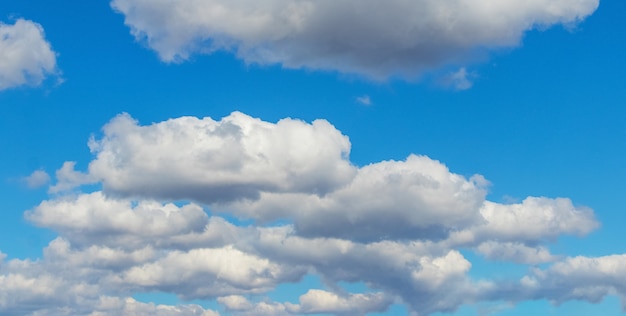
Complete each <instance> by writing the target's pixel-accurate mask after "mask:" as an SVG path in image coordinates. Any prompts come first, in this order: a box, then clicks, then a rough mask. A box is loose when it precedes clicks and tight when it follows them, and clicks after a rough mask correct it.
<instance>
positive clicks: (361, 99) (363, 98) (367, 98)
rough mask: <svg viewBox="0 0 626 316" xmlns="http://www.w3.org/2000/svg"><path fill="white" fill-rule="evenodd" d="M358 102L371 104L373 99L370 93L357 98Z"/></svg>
mask: <svg viewBox="0 0 626 316" xmlns="http://www.w3.org/2000/svg"><path fill="white" fill-rule="evenodd" d="M356 102H358V103H360V104H362V105H366V106H370V105H372V99H370V96H369V95H364V96H360V97H357V98H356Z"/></svg>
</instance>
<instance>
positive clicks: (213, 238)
mask: <svg viewBox="0 0 626 316" xmlns="http://www.w3.org/2000/svg"><path fill="white" fill-rule="evenodd" d="M103 131H104V133H103V135H102V137H101V138H98V139H95V138H94V139H92V140H91V141H90V147H91V149H92V151H93V153H94V155H95V157H94V160H93V161H92V162H91V163H90V164H89V167H88V171H87V172H85V173H83V172H80V171H76V170H74V168H73V165H71V164H70V165H69V166H68V165H66V166H64V167H63V168H62V169H60V170H59V171H58V172H57V181H61V183H59V182H57V184H55V186H53V187H52V188H56V189H55V190H56V191H55V192H57V193H58V195H57V196H56V197H54V198H52V199H50V200H48V201H44V202H42V203H41V204H40V205H39V206H37V207H35V208H33V209H32V210H30V211H28V212H27V213H26V215H25V216H26V218H27V219H28V220H29V221H30V222H32V223H33V224H35V225H37V226H40V227H46V228H50V229H52V230H54V231H55V232H57V233H58V234H59V237H58V238H56V239H55V240H53V241H52V242H51V243H50V244H49V245H48V246H47V247H46V248H45V249H44V256H43V258H42V259H40V260H38V261H29V260H18V259H13V260H8V261H7V260H4V261H3V262H2V263H1V264H0V286H1V287H2V288H3V289H5V290H4V291H3V292H2V293H1V294H0V311H1V312H2V313H3V314H9V315H12V314H15V315H17V314H20V315H21V314H29V313H33V314H37V315H47V314H50V315H54V314H59V313H61V312H60V311H65V312H66V313H67V314H77V315H98V313H100V314H105V315H112V314H116V313H127V314H129V313H131V312H128V310H131V309H142V310H143V309H145V310H147V311H151V312H150V313H152V312H154V313H157V312H158V313H162V314H163V315H176V314H180V315H189V314H193V315H213V314H214V313H216V312H215V311H210V310H204V309H203V308H202V307H199V306H195V305H180V306H164V305H163V306H159V305H151V304H145V303H139V302H135V301H133V300H132V299H129V297H132V295H133V294H134V293H145V292H151V291H157V292H165V293H172V294H175V295H178V296H179V297H181V298H182V299H185V300H193V299H217V301H218V302H219V303H220V304H221V305H222V306H223V307H224V311H225V312H226V313H227V314H230V315H291V314H306V313H329V314H336V315H364V314H367V313H369V312H375V311H379V312H380V311H384V310H386V309H387V308H388V306H389V305H390V304H392V303H394V302H401V303H403V304H406V305H407V306H408V307H409V309H410V310H411V311H412V312H413V313H416V314H420V315H428V314H430V313H434V312H441V311H453V310H455V309H456V308H457V307H459V306H460V305H462V304H471V303H475V302H479V301H499V300H505V301H512V302H517V301H521V300H529V299H549V300H552V301H555V302H562V301H567V300H571V299H582V300H588V301H591V302H596V301H598V300H599V299H600V298H602V297H603V296H605V295H607V294H617V295H620V296H624V295H625V294H626V291H625V288H624V287H623V286H622V285H621V284H624V282H623V281H626V280H623V276H624V275H625V274H624V273H623V271H622V270H623V269H626V268H625V267H626V259H624V256H619V255H618V256H608V257H601V258H586V257H576V258H567V257H564V256H559V255H553V254H551V253H550V251H549V245H550V243H551V242H553V241H555V240H556V239H557V238H558V237H559V236H561V235H565V234H568V235H576V236H584V235H586V234H587V233H589V232H590V231H592V230H593V229H595V228H596V227H597V226H598V223H597V222H596V220H595V218H594V214H593V211H592V210H590V209H587V208H584V207H578V206H575V205H573V204H572V202H571V201H570V200H569V199H565V198H559V199H549V198H545V197H528V198H526V199H524V201H523V202H521V203H518V204H500V203H494V202H490V201H487V200H485V194H486V189H485V186H486V185H487V181H486V180H485V179H483V178H482V177H481V176H479V175H476V176H473V177H472V178H470V179H467V178H465V177H463V176H460V175H457V174H454V173H451V172H450V171H449V170H448V168H446V167H445V165H444V164H442V163H441V162H438V161H435V160H432V159H430V158H428V157H425V156H416V155H411V156H409V157H408V158H407V159H406V160H404V161H382V162H377V163H372V164H370V165H367V166H362V167H357V166H355V165H353V164H352V163H350V160H349V156H348V153H349V151H350V143H349V140H348V138H347V137H346V136H345V135H343V134H341V132H340V131H338V130H336V129H335V128H334V127H333V126H332V125H331V124H330V123H328V122H327V121H324V120H318V121H315V122H313V123H306V122H302V121H298V120H294V119H285V120H281V121H279V122H277V123H270V122H264V121H261V120H259V119H255V118H251V117H249V116H247V115H245V114H243V113H238V112H235V113H233V114H231V115H229V116H227V117H225V118H223V119H221V120H219V121H215V120H212V119H210V118H204V119H197V118H190V117H183V118H177V119H171V120H168V121H165V122H160V123H154V124H152V125H147V126H142V125H139V124H138V123H137V122H136V121H134V120H133V119H132V118H131V117H130V116H128V115H121V116H119V117H117V118H115V119H113V120H112V121H111V122H110V123H109V124H107V125H106V126H105V127H104V128H103ZM284 135H289V136H288V137H287V136H284ZM276 137H287V139H282V138H281V139H280V140H276ZM174 140H176V141H174ZM302 144H306V146H302ZM222 148H223V149H225V150H221V149H222ZM226 149H227V150H226ZM233 152H236V154H232V153H233ZM325 170H333V172H325ZM68 174H69V175H72V176H71V177H70V176H67V175H68ZM86 179H88V181H87V180H86ZM72 181H74V182H72ZM87 182H97V183H100V184H102V187H103V191H96V192H93V193H80V192H79V191H77V190H78V189H79V186H80V185H81V184H84V183H87ZM233 183H237V186H236V187H234V186H232V184H233ZM181 187H182V188H186V189H185V190H181V189H180V188H181ZM67 190H69V191H67ZM213 190H217V191H218V192H226V193H225V197H217V196H216V195H215V194H214V193H213V192H212V191H213ZM229 190H232V191H231V192H228V191H229ZM185 192H188V194H187V195H185ZM250 192H252V193H250ZM180 199H182V200H187V201H189V200H191V201H194V202H193V203H189V202H177V203H176V204H172V203H163V202H160V201H172V200H180ZM207 210H210V211H211V212H212V213H214V214H226V215H228V216H235V217H239V218H242V219H246V218H247V219H253V220H254V221H255V224H253V225H250V226H245V227H242V226H236V225H233V224H231V223H229V222H228V221H227V220H225V219H224V218H222V217H220V216H218V215H209V214H208V213H207V212H206V211H207ZM276 221H279V222H280V223H282V224H272V225H269V226H265V225H263V223H270V222H271V223H274V222H276ZM461 251H474V252H476V253H477V254H482V255H484V256H485V257H486V258H487V259H489V260H499V261H510V262H516V263H519V264H536V263H550V262H552V264H551V265H549V267H548V268H547V269H544V270H542V269H537V268H534V269H533V270H531V272H529V274H528V275H527V276H525V277H523V278H522V279H520V280H507V281H505V282H503V281H496V280H488V279H484V280H473V279H472V278H470V277H469V276H468V273H469V271H470V269H471V266H472V263H471V262H470V261H469V260H468V259H467V258H465V257H464V256H463V254H462V253H461ZM308 274H314V275H317V276H319V277H321V278H322V279H323V280H325V282H327V283H328V284H335V286H331V291H327V290H322V289H309V291H308V292H306V293H301V297H300V300H299V302H298V303H291V302H272V301H269V300H267V299H264V296H265V294H266V293H268V292H271V291H272V290H273V289H275V288H276V287H277V286H278V285H280V284H283V283H294V282H299V281H300V280H301V279H302V278H303V277H304V276H305V275H308ZM340 282H349V283H350V282H360V283H363V284H365V285H367V287H368V288H369V289H370V290H371V291H372V292H370V293H365V294H364V293H344V292H341V291H336V290H337V289H338V287H336V284H339V283H340ZM33 286H35V287H36V288H37V291H36V292H29V293H26V292H25V291H27V289H31V288H32V287H33ZM68 293H69V294H72V297H75V298H73V299H68Z"/></svg>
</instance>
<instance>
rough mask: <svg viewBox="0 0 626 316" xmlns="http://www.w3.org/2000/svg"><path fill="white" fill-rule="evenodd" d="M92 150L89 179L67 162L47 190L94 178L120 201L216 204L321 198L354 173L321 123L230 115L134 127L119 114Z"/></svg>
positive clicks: (339, 141)
mask: <svg viewBox="0 0 626 316" xmlns="http://www.w3.org/2000/svg"><path fill="white" fill-rule="evenodd" d="M90 147H91V149H92V151H93V152H94V153H96V154H97V158H96V159H95V160H94V161H92V162H91V163H90V165H89V174H80V173H78V172H76V171H73V165H68V164H70V163H66V165H64V166H63V168H62V169H61V170H59V173H61V175H63V176H64V177H58V180H59V183H58V184H57V185H56V186H54V187H53V189H52V191H59V190H63V189H66V190H67V189H69V188H71V187H73V186H75V185H76V184H80V183H82V182H87V181H92V180H91V179H98V180H101V181H102V184H103V186H104V189H105V191H108V192H110V193H116V194H121V195H124V196H148V197H154V198H164V199H185V198H192V199H195V200H197V201H201V202H204V203H215V202H219V201H229V200H236V199H243V198H251V199H254V198H256V197H258V196H259V194H260V193H261V192H308V193H315V194H325V193H327V192H329V191H332V190H334V189H336V188H337V187H340V186H343V185H345V184H346V183H347V182H349V181H350V180H351V179H352V177H353V176H354V174H355V172H356V169H355V167H353V166H352V165H351V164H350V162H349V161H348V160H347V158H346V157H347V155H348V154H349V151H350V142H349V140H348V138H347V137H346V136H344V135H342V134H341V133H340V132H339V131H338V130H336V129H335V128H334V127H333V126H332V125H331V124H330V123H328V122H327V121H325V120H316V121H314V122H313V123H311V124H307V123H305V122H302V121H299V120H293V119H283V120H281V121H279V122H278V123H275V124H274V123H268V122H263V121H261V120H259V119H255V118H252V117H249V116H247V115H245V114H243V113H239V112H234V113H232V114H231V115H229V116H227V117H225V118H223V119H222V120H221V121H214V120H212V119H211V118H204V119H197V118H194V117H182V118H178V119H172V120H168V121H165V122H161V123H157V124H153V125H150V126H140V125H138V123H137V122H136V121H134V120H133V119H131V118H130V116H128V115H120V116H118V117H117V118H115V119H113V120H112V121H111V122H110V123H109V124H107V125H106V126H105V127H104V137H103V138H102V139H100V140H92V141H91V142H90ZM66 168H69V169H70V171H67V170H65V169H66ZM75 174H80V177H78V178H79V179H78V180H75V179H74V175H75ZM65 175H72V177H68V176H65ZM83 180H84V181H83Z"/></svg>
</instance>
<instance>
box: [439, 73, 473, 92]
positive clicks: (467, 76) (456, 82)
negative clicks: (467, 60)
mask: <svg viewBox="0 0 626 316" xmlns="http://www.w3.org/2000/svg"><path fill="white" fill-rule="evenodd" d="M477 76H478V75H477V74H476V73H475V72H468V71H467V69H466V68H465V67H461V68H459V70H457V71H455V72H452V73H449V74H448V75H446V76H445V77H443V79H442V80H441V81H440V83H441V85H443V86H444V87H448V88H452V89H454V90H457V91H462V90H467V89H469V88H471V87H472V86H473V85H474V82H473V79H475V78H476V77H477Z"/></svg>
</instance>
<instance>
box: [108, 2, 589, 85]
mask: <svg viewBox="0 0 626 316" xmlns="http://www.w3.org/2000/svg"><path fill="white" fill-rule="evenodd" d="M598 4H599V1H598V0H557V1H554V0H534V1H515V0H506V1H502V0H480V1H476V0H462V1H452V0H444V1H432V0H414V1H406V0H389V1H377V0H366V1H363V0H359V1H356V0H342V1H332V0H321V1H320V0H317V1H313V0H303V1H300V0H271V1H246V0H239V1H224V0H193V1H175V0H158V1H154V0H113V1H111V6H112V7H113V8H114V9H116V10H118V11H119V12H121V13H123V14H124V15H125V19H126V24H127V25H128V26H130V28H131V32H132V34H133V35H134V36H135V37H136V38H137V39H139V40H141V41H145V42H146V44H147V45H148V46H149V47H151V48H152V49H154V50H156V51H157V52H158V54H159V56H160V58H161V59H162V60H164V61H166V62H172V61H181V60H185V59H188V58H189V57H190V56H191V55H193V54H196V53H207V52H212V51H215V50H229V51H234V52H235V53H236V54H237V56H238V57H239V58H242V59H243V60H245V61H246V62H248V63H260V64H275V63H279V64H282V65H283V66H285V67H289V68H301V67H305V68H313V69H326V70H338V71H341V72H348V73H357V74H362V75H366V76H369V77H373V78H378V79H382V78H386V77H388V76H391V75H400V76H409V77H413V76H415V75H418V74H419V73H421V72H423V71H425V70H429V69H432V68H435V67H438V66H441V65H444V64H448V63H462V62H465V61H468V56H471V55H472V54H473V53H474V52H476V51H481V50H485V49H494V48H501V47H515V46H517V45H519V43H520V40H521V38H522V36H523V34H524V33H525V32H526V31H528V30H531V29H533V28H535V27H550V26H553V25H556V24H564V25H571V24H575V23H577V22H579V21H582V20H583V19H584V18H586V17H587V16H588V15H590V14H591V13H593V12H594V11H595V9H596V8H597V7H598ZM470 58H471V57H470Z"/></svg>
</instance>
